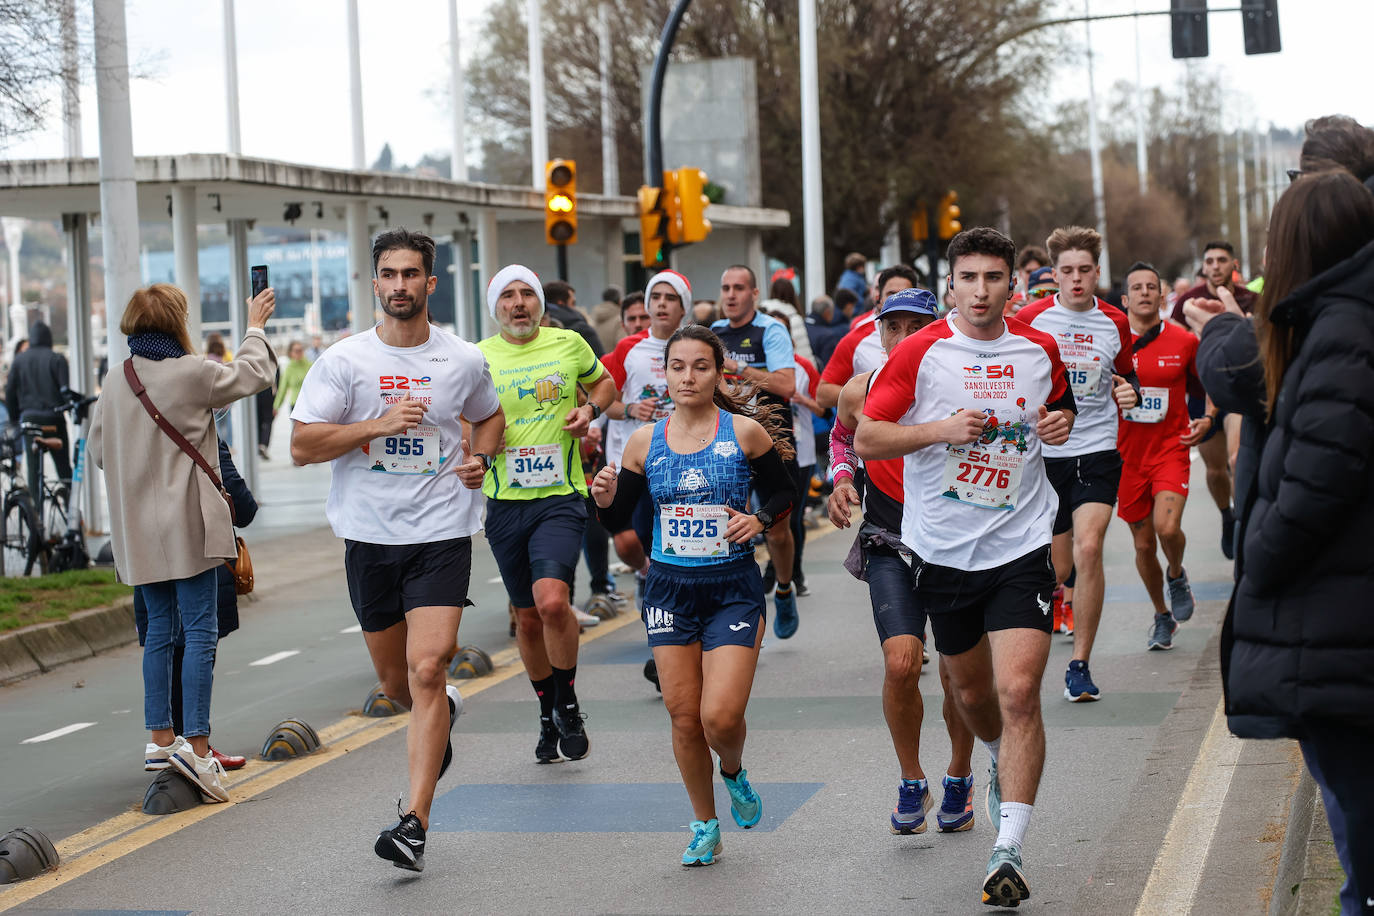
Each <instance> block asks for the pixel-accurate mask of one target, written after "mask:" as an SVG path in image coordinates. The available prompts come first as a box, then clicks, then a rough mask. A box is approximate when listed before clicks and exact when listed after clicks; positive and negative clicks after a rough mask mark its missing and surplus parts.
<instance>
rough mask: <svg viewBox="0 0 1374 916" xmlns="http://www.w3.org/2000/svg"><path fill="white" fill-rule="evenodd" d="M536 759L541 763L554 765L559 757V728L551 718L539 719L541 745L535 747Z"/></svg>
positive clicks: (541, 717)
mask: <svg viewBox="0 0 1374 916" xmlns="http://www.w3.org/2000/svg"><path fill="white" fill-rule="evenodd" d="M534 759H535V760H536V761H537V762H539V763H553V762H554V761H555V760H558V759H559V756H558V727H557V726H556V725H554V724H553V718H552V717H551V716H540V717H539V743H538V744H536V745H535V746H534Z"/></svg>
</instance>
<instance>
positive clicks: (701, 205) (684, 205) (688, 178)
mask: <svg viewBox="0 0 1374 916" xmlns="http://www.w3.org/2000/svg"><path fill="white" fill-rule="evenodd" d="M677 205H678V215H679V217H680V219H681V220H682V241H683V242H688V243H690V242H703V241H705V240H706V236H708V235H710V234H711V221H710V220H709V219H707V218H706V208H707V207H709V206H711V199H710V198H709V197H707V196H706V173H705V172H703V171H702V170H701V169H694V168H681V169H678V170H677Z"/></svg>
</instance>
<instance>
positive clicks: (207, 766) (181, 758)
mask: <svg viewBox="0 0 1374 916" xmlns="http://www.w3.org/2000/svg"><path fill="white" fill-rule="evenodd" d="M183 741H184V743H185V747H183V748H181V749H180V750H178V751H177V752H176V753H174V754H172V756H171V757H169V758H168V760H169V761H170V762H171V764H172V766H174V767H176V768H177V770H178V771H179V772H180V773H181V775H182V776H185V777H186V778H187V779H189V780H191V784H192V785H194V786H195V787H196V788H197V789H199V790H200V794H201V797H202V798H204V799H205V800H206V801H207V802H210V803H214V802H227V801H228V800H229V790H228V789H226V788H224V779H225V778H226V777H225V773H224V767H223V766H222V765H221V764H220V762H219V761H218V760H216V759H215V756H214V755H213V754H211V755H210V756H209V757H201V756H199V755H197V754H196V752H195V751H193V750H191V743H190V742H189V741H185V740H184V739H183Z"/></svg>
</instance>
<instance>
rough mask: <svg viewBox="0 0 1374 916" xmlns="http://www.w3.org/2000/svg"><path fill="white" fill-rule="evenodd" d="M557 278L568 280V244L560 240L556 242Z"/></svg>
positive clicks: (565, 281)
mask: <svg viewBox="0 0 1374 916" xmlns="http://www.w3.org/2000/svg"><path fill="white" fill-rule="evenodd" d="M557 247H558V279H560V280H562V281H563V282H564V283H567V282H568V246H567V245H565V244H563V243H562V242H560V243H559V244H558V246H557Z"/></svg>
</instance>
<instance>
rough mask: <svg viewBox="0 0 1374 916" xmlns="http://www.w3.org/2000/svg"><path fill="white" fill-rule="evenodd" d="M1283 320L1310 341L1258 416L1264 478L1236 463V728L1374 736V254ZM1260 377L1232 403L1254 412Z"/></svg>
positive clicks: (1301, 300) (1339, 272)
mask: <svg viewBox="0 0 1374 916" xmlns="http://www.w3.org/2000/svg"><path fill="white" fill-rule="evenodd" d="M1214 320H1215V319H1214ZM1270 320H1271V321H1272V322H1273V323H1274V324H1275V325H1279V326H1283V327H1291V328H1293V329H1295V330H1296V331H1297V332H1298V343H1297V353H1296V355H1295V357H1294V359H1293V362H1292V364H1291V365H1290V366H1289V367H1288V370H1287V372H1286V373H1285V374H1284V378H1283V384H1282V386H1281V388H1280V389H1279V393H1278V397H1277V398H1276V401H1275V404H1274V410H1273V416H1272V418H1271V419H1270V420H1269V421H1268V423H1267V424H1266V425H1264V426H1263V428H1262V434H1261V435H1256V428H1257V427H1258V426H1259V424H1260V423H1262V422H1263V421H1262V414H1261V415H1260V417H1261V419H1259V420H1256V418H1255V417H1254V415H1253V414H1250V415H1247V417H1246V422H1245V426H1246V427H1248V428H1250V434H1249V435H1248V436H1247V439H1246V443H1247V445H1248V447H1249V451H1250V454H1249V455H1248V456H1242V457H1246V458H1248V459H1249V460H1251V461H1253V466H1252V467H1247V468H1245V469H1244V473H1242V467H1241V466H1240V462H1239V460H1238V463H1237V500H1238V502H1237V506H1238V515H1239V521H1238V527H1239V530H1238V536H1237V545H1238V550H1237V554H1236V569H1237V583H1236V589H1235V593H1234V595H1233V596H1232V599H1231V607H1230V608H1229V609H1228V611H1227V620H1226V623H1225V625H1224V627H1223V631H1222V674H1223V679H1224V684H1225V688H1226V712H1227V716H1228V718H1229V724H1230V726H1231V730H1232V731H1233V732H1234V733H1235V734H1237V735H1239V736H1240V737H1243V738H1303V737H1306V736H1307V734H1308V728H1309V727H1310V726H1312V725H1316V724H1320V726H1321V727H1322V728H1330V727H1332V726H1339V727H1347V728H1354V729H1363V730H1365V731H1369V730H1374V603H1371V602H1370V599H1369V595H1370V593H1371V589H1374V552H1371V549H1370V545H1369V535H1368V528H1369V523H1370V521H1371V519H1374V242H1371V243H1369V244H1367V245H1365V246H1364V248H1362V249H1361V250H1360V251H1358V252H1357V253H1356V254H1355V255H1353V256H1352V257H1351V258H1349V259H1348V260H1346V261H1343V262H1342V263H1340V264H1338V265H1336V266H1335V267H1333V268H1331V269H1330V270H1328V271H1326V272H1325V273H1323V274H1321V275H1319V276H1317V277H1314V278H1313V279H1312V280H1310V281H1308V282H1307V283H1305V284H1303V285H1302V286H1300V287H1298V289H1296V290H1294V291H1293V293H1292V294H1291V295H1289V296H1288V297H1286V298H1285V299H1284V300H1283V301H1282V302H1280V303H1278V305H1277V306H1275V308H1274V309H1273V312H1272V314H1271V315H1270ZM1210 325H1211V323H1209V325H1208V327H1210ZM1225 330H1226V326H1225V325H1223V326H1222V327H1221V328H1219V329H1218V330H1217V332H1216V333H1218V334H1220V333H1222V332H1224V331H1225ZM1239 330H1242V329H1240V328H1239V327H1236V328H1233V329H1232V333H1233V334H1234V332H1236V331H1239ZM1209 336H1210V335H1209ZM1227 336H1228V337H1230V336H1232V335H1227ZM1250 339H1251V340H1253V334H1251V337H1250ZM1204 341H1205V338H1204ZM1244 341H1245V339H1244V337H1243V336H1240V337H1235V338H1234V340H1233V341H1232V342H1233V343H1234V344H1235V345H1237V346H1240V345H1243V344H1244ZM1203 359H1204V357H1203V356H1202V353H1201V352H1200V353H1199V368H1201V367H1202V362H1203ZM1254 365H1256V364H1254V363H1252V365H1251V367H1247V368H1245V369H1243V370H1242V371H1240V372H1239V373H1237V374H1234V375H1233V376H1232V379H1233V381H1236V382H1237V383H1238V384H1239V385H1240V386H1241V387H1248V388H1249V389H1250V394H1249V395H1245V394H1244V392H1237V391H1232V392H1230V394H1240V395H1241V396H1242V397H1248V398H1249V400H1250V403H1251V404H1253V403H1254V390H1253V388H1254V386H1253V382H1254V378H1255V375H1254V371H1255V370H1254V368H1253V366H1254ZM1238 368H1239V367H1238ZM1247 380H1248V381H1247ZM1206 381H1207V378H1206V377H1204V383H1206ZM1210 390H1211V389H1210V388H1209V391H1210ZM1213 398H1214V400H1216V401H1217V403H1218V404H1224V403H1225V401H1226V400H1229V398H1228V397H1227V396H1226V394H1223V397H1222V398H1221V399H1218V398H1217V393H1213ZM1233 406H1236V407H1243V406H1244V405H1243V404H1240V403H1236V404H1233ZM1251 481H1253V482H1252V483H1251Z"/></svg>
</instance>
